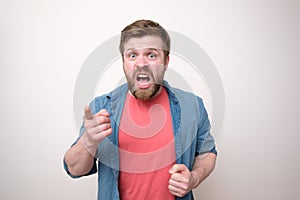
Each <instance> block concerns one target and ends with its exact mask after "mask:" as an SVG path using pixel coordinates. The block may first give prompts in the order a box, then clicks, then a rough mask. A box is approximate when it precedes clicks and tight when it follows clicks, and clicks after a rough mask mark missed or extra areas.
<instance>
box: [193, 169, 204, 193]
mask: <svg viewBox="0 0 300 200" xmlns="http://www.w3.org/2000/svg"><path fill="white" fill-rule="evenodd" d="M202 174H203V173H202V172H201V170H192V171H191V176H192V188H193V189H195V188H196V187H197V186H198V185H200V183H201V182H202V177H203V176H202Z"/></svg>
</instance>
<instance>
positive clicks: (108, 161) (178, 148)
mask: <svg viewBox="0 0 300 200" xmlns="http://www.w3.org/2000/svg"><path fill="white" fill-rule="evenodd" d="M164 87H165V88H166V90H167V92H168V96H169V101H170V108H171V115H172V123H173V130H174V139H175V153H176V163H178V164H184V165H186V166H187V167H188V168H189V170H192V168H193V164H194V158H195V156H197V155H200V154H203V153H207V152H213V153H215V154H217V152H216V150H215V141H214V138H213V136H212V135H211V133H210V122H209V119H208V115H207V112H206V110H205V107H204V105H203V101H202V99H201V98H200V97H197V96H195V95H194V94H192V93H189V92H184V91H182V90H179V89H176V88H171V87H170V86H169V84H168V83H167V82H166V81H165V82H164ZM127 92H128V85H127V84H124V85H122V86H120V87H118V88H117V89H115V90H113V91H112V92H110V93H109V94H107V95H103V96H99V97H96V98H95V99H94V100H93V101H92V102H91V104H90V107H91V110H92V112H93V113H94V114H95V113H97V112H99V111H100V110H101V109H106V110H107V111H108V112H109V113H110V119H111V126H112V129H113V133H112V134H111V135H110V136H108V137H107V138H105V139H104V140H103V141H102V142H101V143H100V144H99V146H98V151H97V155H96V158H95V163H94V166H93V168H92V169H91V171H90V172H89V173H88V174H86V175H85V176H87V175H91V174H94V173H96V172H97V171H98V200H118V199H120V198H119V190H118V182H119V154H118V124H119V123H120V119H121V115H122V110H123V106H124V102H125V98H126V94H127ZM84 131H85V130H84V126H83V125H82V126H81V129H80V134H79V137H78V138H77V140H76V142H77V141H78V139H79V138H80V137H81V135H82V134H83V133H84ZM76 142H75V143H76ZM75 143H74V144H75ZM97 160H98V162H96V161H97ZM97 164H98V166H97ZM64 167H65V170H66V171H67V173H68V174H69V175H70V176H71V177H73V178H79V177H75V176H72V175H71V174H70V172H69V171H68V167H67V165H66V163H65V162H64ZM176 199H177V200H192V199H194V198H193V193H192V192H189V193H188V194H187V195H185V196H184V197H177V198H176Z"/></svg>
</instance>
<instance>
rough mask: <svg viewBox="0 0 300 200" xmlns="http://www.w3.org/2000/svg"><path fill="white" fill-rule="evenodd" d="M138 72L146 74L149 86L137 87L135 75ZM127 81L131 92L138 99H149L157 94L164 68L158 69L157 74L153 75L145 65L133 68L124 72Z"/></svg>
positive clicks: (161, 82)
mask: <svg viewBox="0 0 300 200" xmlns="http://www.w3.org/2000/svg"><path fill="white" fill-rule="evenodd" d="M139 73H143V74H147V76H148V78H149V81H150V82H151V86H150V87H149V88H146V89H144V88H139V87H137V86H136V81H137V79H138V78H137V76H138V74H139ZM125 75H126V79H127V82H128V87H129V90H130V92H131V94H132V95H133V96H134V97H135V98H137V99H139V100H143V101H146V100H149V99H151V98H152V97H153V96H155V95H156V94H157V92H158V91H159V89H160V86H161V85H162V84H163V77H164V69H163V70H162V71H159V73H158V75H157V76H154V74H153V73H152V71H151V70H150V69H149V68H147V67H142V68H136V69H135V70H133V71H131V72H129V73H125Z"/></svg>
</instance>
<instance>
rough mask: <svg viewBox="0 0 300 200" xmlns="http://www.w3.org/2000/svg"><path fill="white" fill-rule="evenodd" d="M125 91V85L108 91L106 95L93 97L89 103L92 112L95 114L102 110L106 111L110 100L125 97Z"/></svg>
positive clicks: (126, 87)
mask: <svg viewBox="0 0 300 200" xmlns="http://www.w3.org/2000/svg"><path fill="white" fill-rule="evenodd" d="M127 89H128V86H127V84H124V85H121V86H119V87H117V88H116V89H114V90H112V91H110V92H109V93H107V94H103V95H100V96H97V97H95V98H94V99H93V100H92V102H91V103H90V106H91V108H92V111H93V112H95V113H97V112H98V111H99V110H101V109H102V108H105V109H107V108H108V107H109V106H110V103H111V101H112V99H116V98H117V99H118V98H120V97H121V96H124V95H126V93H127Z"/></svg>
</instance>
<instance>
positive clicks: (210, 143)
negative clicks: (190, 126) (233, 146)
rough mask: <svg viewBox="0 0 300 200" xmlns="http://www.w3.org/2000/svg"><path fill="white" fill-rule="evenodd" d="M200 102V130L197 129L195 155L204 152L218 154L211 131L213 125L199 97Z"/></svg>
mask: <svg viewBox="0 0 300 200" xmlns="http://www.w3.org/2000/svg"><path fill="white" fill-rule="evenodd" d="M198 103H199V110H200V119H199V124H198V131H197V146H196V155H195V156H198V155H200V154H204V153H214V154H217V150H216V146H215V140H214V137H213V136H212V134H211V132H210V128H211V125H210V122H209V119H208V114H207V111H206V109H205V107H204V104H203V101H202V99H200V98H199V99H198Z"/></svg>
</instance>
